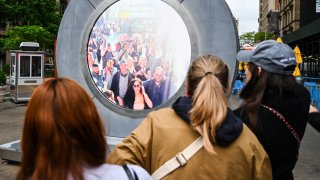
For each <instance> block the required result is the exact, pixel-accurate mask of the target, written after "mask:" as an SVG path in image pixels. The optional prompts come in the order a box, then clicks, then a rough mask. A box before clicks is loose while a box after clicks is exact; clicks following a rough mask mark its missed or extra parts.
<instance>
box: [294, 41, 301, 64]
mask: <svg viewBox="0 0 320 180" xmlns="http://www.w3.org/2000/svg"><path fill="white" fill-rule="evenodd" d="M293 51H294V53H295V55H296V61H297V64H300V63H302V62H303V61H302V57H301V52H300V49H299V47H298V45H296V47H295V48H294V50H293Z"/></svg>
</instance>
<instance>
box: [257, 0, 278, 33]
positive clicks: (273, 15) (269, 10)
mask: <svg viewBox="0 0 320 180" xmlns="http://www.w3.org/2000/svg"><path fill="white" fill-rule="evenodd" d="M278 16H279V0H260V1H259V19H258V21H259V31H260V32H269V33H274V34H275V35H278V34H279V23H278V20H279V18H278Z"/></svg>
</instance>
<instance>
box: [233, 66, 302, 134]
mask: <svg viewBox="0 0 320 180" xmlns="http://www.w3.org/2000/svg"><path fill="white" fill-rule="evenodd" d="M247 68H248V69H247V70H248V71H249V72H250V73H251V78H250V80H249V81H248V82H247V84H246V85H245V86H244V88H243V89H242V91H241V92H240V95H239V96H240V97H241V98H242V99H243V100H244V101H243V104H242V105H241V106H242V107H243V108H242V109H243V111H242V112H241V114H243V113H244V112H245V111H246V112H247V114H248V116H249V119H250V125H249V128H250V129H251V130H252V131H253V132H256V128H258V124H259V120H258V111H259V108H260V105H261V103H262V100H263V98H264V97H265V96H268V97H269V98H270V97H272V98H273V99H275V100H280V99H281V97H282V96H283V94H284V93H286V94H291V93H292V92H293V91H294V86H295V84H296V81H295V79H294V78H293V76H287V75H280V74H274V73H269V72H267V71H265V70H263V69H261V72H260V74H259V68H258V67H257V66H256V65H254V64H253V63H252V62H250V63H248V66H247Z"/></svg>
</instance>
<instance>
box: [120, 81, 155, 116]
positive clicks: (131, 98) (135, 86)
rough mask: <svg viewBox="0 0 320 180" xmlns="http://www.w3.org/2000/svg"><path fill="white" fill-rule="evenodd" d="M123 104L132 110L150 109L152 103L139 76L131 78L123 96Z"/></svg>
mask: <svg viewBox="0 0 320 180" xmlns="http://www.w3.org/2000/svg"><path fill="white" fill-rule="evenodd" d="M122 104H123V106H124V107H127V108H129V109H133V110H143V109H150V108H152V107H153V103H152V101H151V100H150V98H149V96H148V94H146V92H145V89H144V86H143V84H142V81H141V80H140V79H139V78H134V79H132V80H131V82H130V84H129V87H128V90H127V92H126V94H125V96H124V98H123V103H122Z"/></svg>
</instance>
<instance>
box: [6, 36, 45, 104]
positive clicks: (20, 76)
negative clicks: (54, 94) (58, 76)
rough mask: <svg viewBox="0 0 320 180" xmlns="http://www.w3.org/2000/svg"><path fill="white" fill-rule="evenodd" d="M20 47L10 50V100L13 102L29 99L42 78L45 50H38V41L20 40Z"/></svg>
mask: <svg viewBox="0 0 320 180" xmlns="http://www.w3.org/2000/svg"><path fill="white" fill-rule="evenodd" d="M20 48H21V50H11V51H10V54H11V63H10V68H11V70H10V94H11V97H10V100H12V101H13V102H15V103H19V102H27V101H29V100H30V97H31V94H32V92H33V90H34V89H35V88H36V87H37V86H39V85H40V84H41V83H42V82H43V79H44V57H45V52H44V51H39V43H34V42H22V43H21V44H20Z"/></svg>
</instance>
